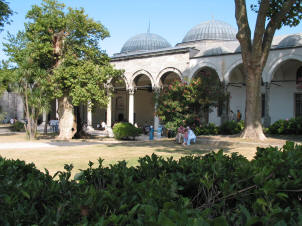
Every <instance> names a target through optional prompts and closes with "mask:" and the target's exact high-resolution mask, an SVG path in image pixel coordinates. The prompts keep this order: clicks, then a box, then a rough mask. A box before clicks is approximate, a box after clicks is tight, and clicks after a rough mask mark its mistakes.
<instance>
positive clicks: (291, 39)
mask: <svg viewBox="0 0 302 226" xmlns="http://www.w3.org/2000/svg"><path fill="white" fill-rule="evenodd" d="M301 45H302V33H301V34H294V35H288V36H287V37H285V38H284V39H282V41H281V42H280V43H279V45H278V48H287V47H297V46H301Z"/></svg>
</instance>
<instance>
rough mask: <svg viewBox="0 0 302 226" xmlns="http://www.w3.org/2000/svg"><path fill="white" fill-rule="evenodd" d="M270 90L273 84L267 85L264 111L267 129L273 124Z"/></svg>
mask: <svg viewBox="0 0 302 226" xmlns="http://www.w3.org/2000/svg"><path fill="white" fill-rule="evenodd" d="M270 88H271V84H270V83H269V82H266V83H265V110H264V122H263V125H264V126H265V127H269V126H270V124H271V117H270V114H269V101H270Z"/></svg>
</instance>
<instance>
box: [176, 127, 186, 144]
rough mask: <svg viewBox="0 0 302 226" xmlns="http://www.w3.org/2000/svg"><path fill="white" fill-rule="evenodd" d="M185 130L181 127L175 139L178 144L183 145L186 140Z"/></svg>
mask: <svg viewBox="0 0 302 226" xmlns="http://www.w3.org/2000/svg"><path fill="white" fill-rule="evenodd" d="M184 133H185V128H184V127H183V126H180V127H179V128H178V130H177V134H176V137H175V140H176V143H178V144H181V143H182V141H183V139H184Z"/></svg>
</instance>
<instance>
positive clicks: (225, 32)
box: [182, 20, 237, 42]
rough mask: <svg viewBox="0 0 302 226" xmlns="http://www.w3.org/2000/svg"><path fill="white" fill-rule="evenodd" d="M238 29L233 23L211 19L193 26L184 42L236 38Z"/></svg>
mask: <svg viewBox="0 0 302 226" xmlns="http://www.w3.org/2000/svg"><path fill="white" fill-rule="evenodd" d="M236 33H237V31H236V29H234V28H233V27H232V26H231V25H229V24H227V23H225V22H223V21H219V20H209V21H206V22H203V23H201V24H198V25H196V26H195V27H193V28H192V29H191V30H190V31H189V32H188V33H187V34H186V36H185V37H184V39H183V40H182V42H192V41H199V40H227V41H228V40H231V41H233V40H236Z"/></svg>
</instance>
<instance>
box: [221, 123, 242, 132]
mask: <svg viewBox="0 0 302 226" xmlns="http://www.w3.org/2000/svg"><path fill="white" fill-rule="evenodd" d="M243 128H244V121H240V122H235V121H228V122H225V123H223V124H222V125H221V126H220V127H219V133H220V134H224V135H227V134H237V133H240V132H241V131H242V130H243Z"/></svg>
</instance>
